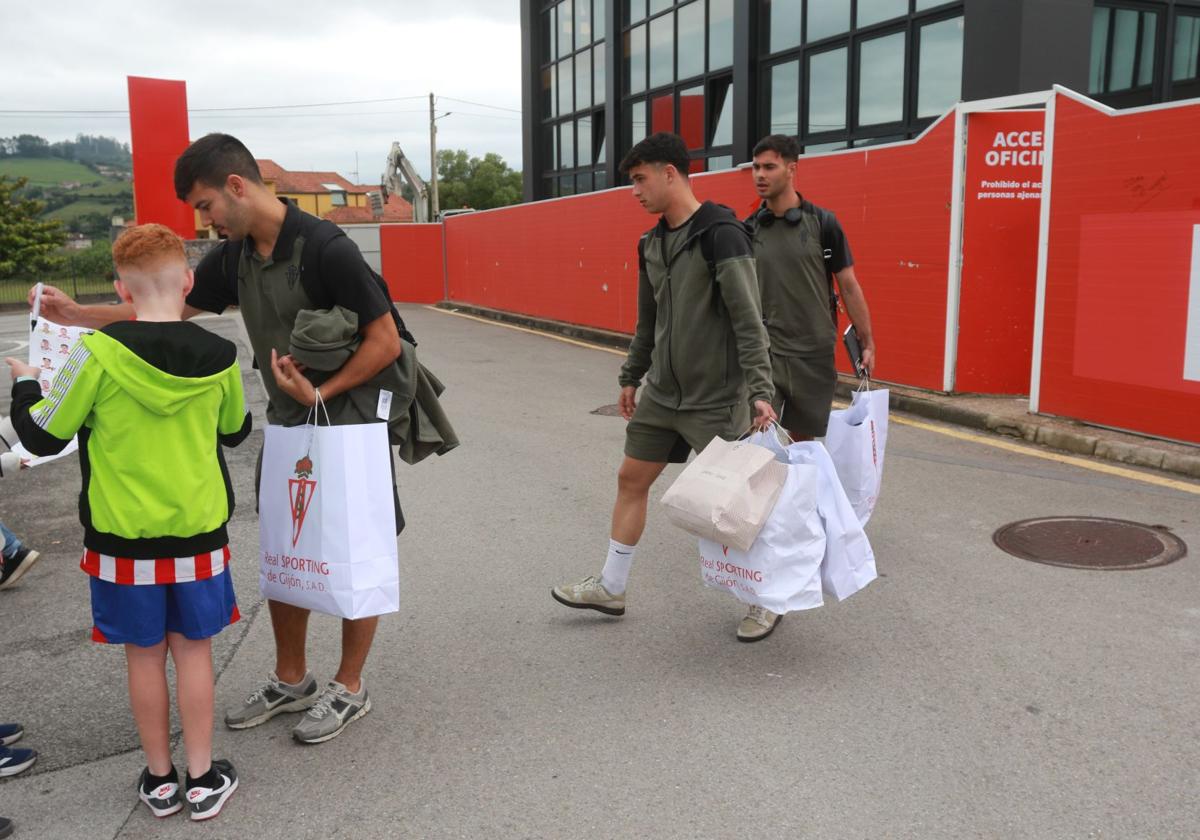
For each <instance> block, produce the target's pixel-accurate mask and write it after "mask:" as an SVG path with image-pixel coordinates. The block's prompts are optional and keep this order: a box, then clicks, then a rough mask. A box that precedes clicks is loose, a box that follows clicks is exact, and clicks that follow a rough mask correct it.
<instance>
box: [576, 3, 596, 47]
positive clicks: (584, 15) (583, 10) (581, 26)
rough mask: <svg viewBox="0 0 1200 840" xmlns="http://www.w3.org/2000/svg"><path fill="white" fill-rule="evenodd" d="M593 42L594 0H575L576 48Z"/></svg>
mask: <svg viewBox="0 0 1200 840" xmlns="http://www.w3.org/2000/svg"><path fill="white" fill-rule="evenodd" d="M590 43H592V0H575V49H577V50H578V49H581V48H583V47H586V46H587V45H588V44H590Z"/></svg>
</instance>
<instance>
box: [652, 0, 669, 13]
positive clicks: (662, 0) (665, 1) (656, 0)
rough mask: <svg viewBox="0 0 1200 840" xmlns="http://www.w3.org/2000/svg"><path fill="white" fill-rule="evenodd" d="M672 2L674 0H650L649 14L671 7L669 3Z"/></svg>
mask: <svg viewBox="0 0 1200 840" xmlns="http://www.w3.org/2000/svg"><path fill="white" fill-rule="evenodd" d="M673 2H674V0H650V14H655V13H656V12H661V11H662V10H663V9H669V8H671V3H673Z"/></svg>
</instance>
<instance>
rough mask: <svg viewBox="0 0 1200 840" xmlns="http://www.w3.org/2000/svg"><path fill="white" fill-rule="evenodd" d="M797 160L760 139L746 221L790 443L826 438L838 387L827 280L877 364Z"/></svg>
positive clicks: (869, 361) (852, 289) (849, 273)
mask: <svg viewBox="0 0 1200 840" xmlns="http://www.w3.org/2000/svg"><path fill="white" fill-rule="evenodd" d="M799 156H800V147H799V146H798V145H797V143H796V141H795V140H794V139H792V138H791V137H787V136H785V135H782V134H772V135H770V136H769V137H764V138H763V139H762V140H760V141H759V142H758V145H756V146H755V147H754V164H753V171H754V187H755V190H756V191H757V192H758V196H759V198H761V199H762V205H761V206H760V207H759V209H758V210H757V211H756V212H755V213H754V214H753V215H752V216H751V217H750V218H749V219H747V220H746V221H747V223H748V224H749V225H750V226H751V230H752V231H753V239H754V258H755V261H756V263H757V265H758V283H759V289H760V290H761V292H762V305H763V321H764V323H765V324H766V325H767V332H768V333H769V334H770V336H771V377H772V379H773V380H774V383H775V401H774V404H773V405H774V408H775V410H776V411H778V412H779V418H780V419H779V423H780V425H781V426H783V427H784V428H785V429H787V430H788V433H789V434H790V435H791V436H792V438H793V439H794V440H812V439H813V438H818V437H824V435H825V429H826V426H827V424H828V422H829V412H830V409H831V408H832V407H833V389H834V386H835V385H836V384H837V371H836V369H835V368H834V348H835V346H836V344H837V324H836V322H835V321H834V319H833V313H832V312H831V311H830V310H831V300H832V294H833V285H832V282H833V281H832V280H831V277H833V278H836V279H837V286H838V289H839V290H840V292H841V299H842V302H843V303H844V304H845V306H846V311H847V312H848V313H849V315H850V321H851V323H853V324H854V327H855V329H856V330H857V331H858V336H859V340H860V341H861V342H862V345H863V358H862V362H863V367H864V368H865V369H867V370H870V369H871V368H873V367H874V366H875V336H874V334H873V333H872V331H871V314H870V311H869V310H868V309H867V299H866V297H865V296H864V295H863V291H862V287H861V286H860V285H859V283H858V278H857V277H856V276H855V274H854V257H853V256H851V254H850V245H849V243H847V242H846V235H845V233H844V232H843V231H842V226H841V225H840V224H838V221H837V218H835V217H834V215H833V214H832V213H830V212H829V211H828V210H825V209H823V208H821V207H817V206H815V205H814V204H812V203H811V202H808V201H805V200H804V198H803V196H801V195H800V194H799V193H798V192H796V186H795V184H796V159H797V158H798V157H799ZM751 614H752V615H754V616H755V617H756V618H757V619H759V620H761V621H762V622H766V623H770V624H774V622H776V621H777V620H778V616H776V615H775V614H774V613H772V612H769V611H767V610H763V609H761V608H757V607H756V608H752V609H751Z"/></svg>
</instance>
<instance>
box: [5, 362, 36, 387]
mask: <svg viewBox="0 0 1200 840" xmlns="http://www.w3.org/2000/svg"><path fill="white" fill-rule="evenodd" d="M4 362H5V364H7V365H8V366H9V368H10V369H11V370H12V378H13V381H16V378H17V377H18V376H30V377H33V378H34V379H37V378H38V369H37V368H35V367H33V366H32V365H27V364H25V363H24V362H22V361H20V360H19V359H14V358H13V357H12V356H9V357H8V358H6V359H5V360H4Z"/></svg>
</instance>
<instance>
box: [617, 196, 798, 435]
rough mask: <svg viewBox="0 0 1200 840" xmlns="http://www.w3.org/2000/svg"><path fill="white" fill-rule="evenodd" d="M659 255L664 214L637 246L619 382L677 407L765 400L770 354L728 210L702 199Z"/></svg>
mask: <svg viewBox="0 0 1200 840" xmlns="http://www.w3.org/2000/svg"><path fill="white" fill-rule="evenodd" d="M687 224H688V229H687V233H686V234H685V236H684V239H683V241H682V242H680V243H679V244H678V245H676V246H675V247H673V249H672V253H670V254H667V253H665V251H666V248H665V242H666V241H667V239H668V238H669V237H668V234H670V233H672V231H670V230H669V228H668V227H667V222H666V219H665V218H662V219H659V222H658V224H657V225H656V226H655V227H654V228H653V229H651V230H650V231H648V232H647V233H646V234H644V235H643V236H642V238H641V241H639V243H638V258H639V259H638V319H637V330H636V331H635V333H634V337H633V341H632V342H631V343H630V345H629V356H628V358H627V359H626V361H625V364H624V365H623V366H622V367H621V375H620V377H619V382H620V384H621V385H622V387H626V386H634V387H636V386H638V385H639V384H641V381H642V377H643V376H644V377H645V378H646V389H645V396H647V397H649V398H650V399H652V400H654V401H655V402H657V403H659V404H660V405H663V406H666V407H667V408H673V409H676V410H680V411H693V410H697V409H707V408H721V407H724V406H729V405H734V404H736V403H737V402H739V401H741V400H748V401H749V402H751V403H753V402H754V401H755V400H765V401H768V402H769V401H770V400H771V398H772V396H774V393H775V388H774V386H773V385H772V383H771V361H770V357H769V356H768V355H767V331H766V328H765V327H764V326H763V321H762V305H761V303H760V298H759V290H758V279H757V277H756V276H755V270H754V256H753V252H752V251H751V247H750V237H749V234H748V233H747V231H746V228H745V226H744V225H743V224H742V223H741V222H739V221H738V219H737V217H736V216H735V215H734V214H733V211H732V210H730V209H729V208H728V207H724V206H722V205H720V204H714V203H713V202H711V201H706V202H704V203H703V204H701V205H700V208H699V209H698V210H696V212H695V213H694V214H693V215H692V218H691V219H690V220H689V221H688V223H687Z"/></svg>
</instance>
